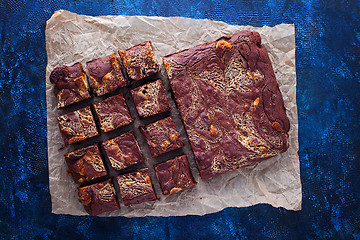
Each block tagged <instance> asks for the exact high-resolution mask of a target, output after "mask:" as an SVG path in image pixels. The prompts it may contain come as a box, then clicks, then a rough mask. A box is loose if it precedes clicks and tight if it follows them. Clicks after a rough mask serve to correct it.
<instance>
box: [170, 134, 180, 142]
mask: <svg viewBox="0 0 360 240" xmlns="http://www.w3.org/2000/svg"><path fill="white" fill-rule="evenodd" d="M178 138H179V137H178V135H177V134H171V135H170V141H171V142H176V140H177V139H178Z"/></svg>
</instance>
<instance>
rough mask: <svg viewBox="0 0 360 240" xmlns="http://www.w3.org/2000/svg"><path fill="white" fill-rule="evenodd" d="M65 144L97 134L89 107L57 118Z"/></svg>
mask: <svg viewBox="0 0 360 240" xmlns="http://www.w3.org/2000/svg"><path fill="white" fill-rule="evenodd" d="M57 120H58V123H59V128H60V132H61V134H62V136H63V139H64V142H65V144H73V143H77V142H80V141H83V140H85V139H88V138H91V137H94V136H97V135H99V133H98V131H97V129H96V125H95V121H94V118H93V115H92V113H91V110H90V107H85V108H82V109H80V110H77V111H74V112H71V113H68V114H65V115H62V116H60V117H58V118H57Z"/></svg>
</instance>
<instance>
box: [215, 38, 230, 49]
mask: <svg viewBox="0 0 360 240" xmlns="http://www.w3.org/2000/svg"><path fill="white" fill-rule="evenodd" d="M219 46H220V47H221V48H222V49H224V48H227V49H231V48H232V46H231V44H230V43H228V42H227V41H225V40H220V41H218V42H217V43H216V48H218V47H219Z"/></svg>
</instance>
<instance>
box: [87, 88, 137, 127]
mask: <svg viewBox="0 0 360 240" xmlns="http://www.w3.org/2000/svg"><path fill="white" fill-rule="evenodd" d="M94 108H95V112H96V114H97V116H98V117H99V120H100V125H101V129H102V130H103V131H104V132H110V131H112V130H115V129H117V128H119V127H121V126H125V125H128V124H130V123H132V122H133V121H134V119H133V118H132V117H131V116H130V112H129V109H128V108H127V106H126V102H125V99H124V95H123V94H122V93H120V94H118V95H115V96H112V97H109V98H107V99H105V100H103V101H101V102H98V103H95V104H94Z"/></svg>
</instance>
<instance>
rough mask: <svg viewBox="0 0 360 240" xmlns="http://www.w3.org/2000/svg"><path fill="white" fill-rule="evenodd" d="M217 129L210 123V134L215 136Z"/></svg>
mask: <svg viewBox="0 0 360 240" xmlns="http://www.w3.org/2000/svg"><path fill="white" fill-rule="evenodd" d="M218 133H219V132H218V130H217V129H216V128H215V127H214V125H211V126H210V134H211V136H216V135H218Z"/></svg>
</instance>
